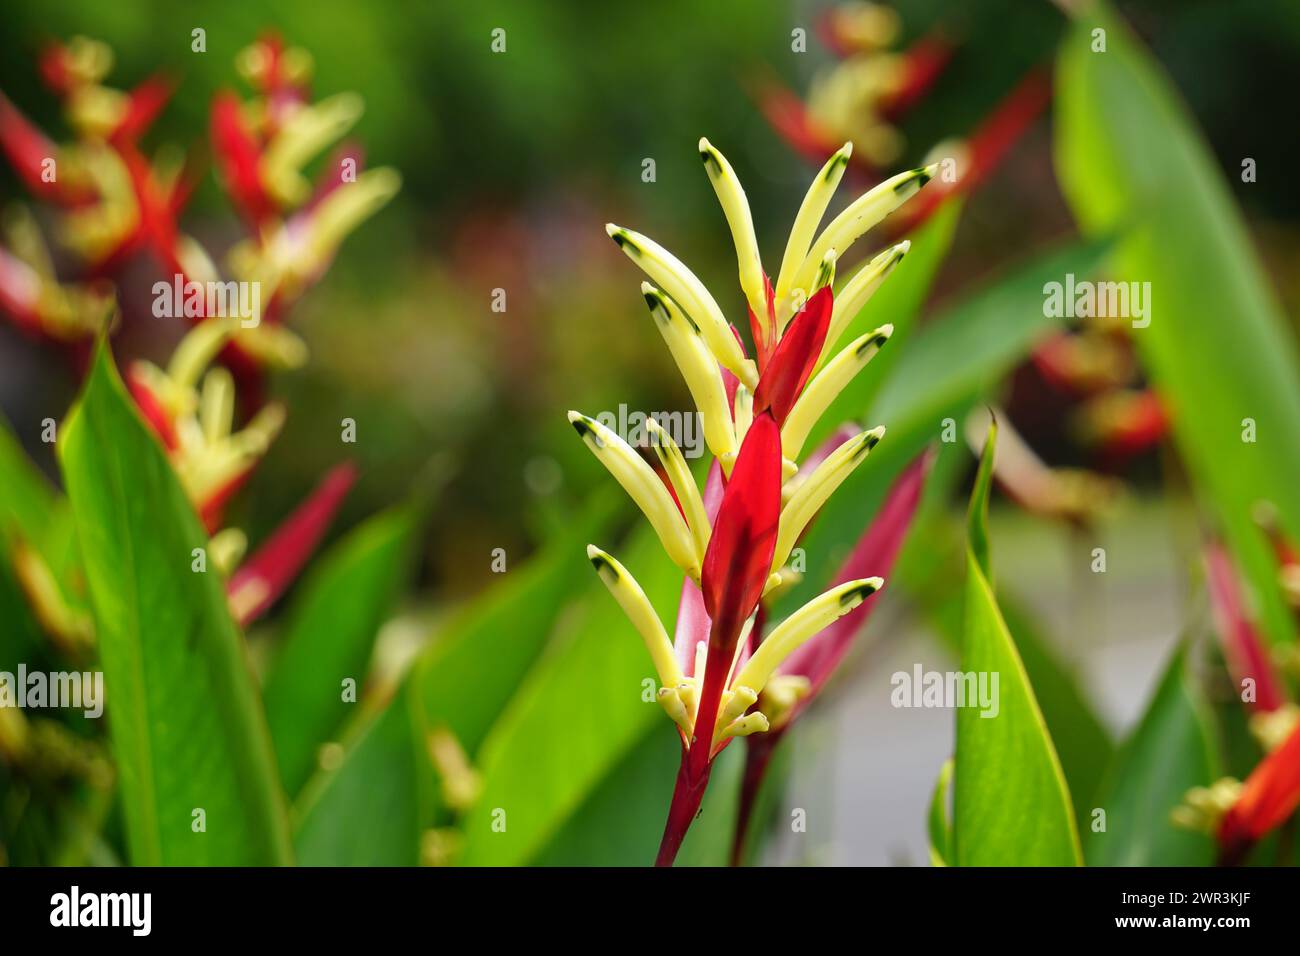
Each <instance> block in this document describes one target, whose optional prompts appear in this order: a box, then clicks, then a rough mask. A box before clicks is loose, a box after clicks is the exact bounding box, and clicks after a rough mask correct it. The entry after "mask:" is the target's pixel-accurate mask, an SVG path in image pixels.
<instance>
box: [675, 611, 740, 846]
mask: <svg viewBox="0 0 1300 956" xmlns="http://www.w3.org/2000/svg"><path fill="white" fill-rule="evenodd" d="M736 636H737V635H732V637H731V640H730V641H729V642H728V643H729V644H730V647H727V646H725V645H724V644H718V643H715V642H714V640H713V639H714V638H715V637H717V634H716V630H715V633H714V634H712V635H710V639H709V644H710V646H709V654H708V657H707V663H706V664H705V665H704V682H703V686H702V688H701V690H700V704H699V710H698V711H697V712H696V715H695V736H694V737H693V738H692V739H691V744H690V746H689V747H688V748H686V749H684V750H683V751H682V763H681V767H680V768H679V769H678V771H677V784H676V786H675V787H674V788H673V801H672V803H671V804H670V805H669V807H668V822H667V823H666V824H665V825H664V837H663V840H662V842H661V843H660V844H659V855H658V857H656V858H655V866H672V865H673V860H675V859H676V858H677V851H678V850H679V849H680V848H681V845H682V840H684V839H686V831H687V830H689V829H690V827H691V822H692V821H693V820H694V819H695V814H696V813H698V812H699V809H700V803H701V801H703V799H704V790H705V788H706V787H707V786H708V785H709V772H710V771H711V770H712V769H713V763H712V759H713V758H712V755H711V753H710V750H711V749H712V746H713V725H714V724H715V723H716V722H717V718H718V704H719V702H720V699H721V697H722V689H723V687H722V685H723V684H724V683H725V682H726V680H727V671H728V670H730V668H731V658H732V656H733V654H734V652H735V649H736Z"/></svg>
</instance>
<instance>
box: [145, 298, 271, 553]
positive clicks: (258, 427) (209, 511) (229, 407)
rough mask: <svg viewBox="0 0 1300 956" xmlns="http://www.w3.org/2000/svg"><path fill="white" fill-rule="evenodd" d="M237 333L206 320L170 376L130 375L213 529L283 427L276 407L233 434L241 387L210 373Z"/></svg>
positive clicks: (152, 371) (221, 373) (149, 371)
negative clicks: (215, 361) (216, 359)
mask: <svg viewBox="0 0 1300 956" xmlns="http://www.w3.org/2000/svg"><path fill="white" fill-rule="evenodd" d="M238 327H239V323H238V320H237V319H216V318H212V319H205V320H204V321H203V322H201V323H200V324H199V325H197V326H195V327H194V328H193V329H191V330H190V331H189V332H188V333H187V334H186V336H185V338H183V339H182V340H181V343H180V345H178V346H177V348H176V351H175V352H174V353H173V354H172V359H171V362H170V363H168V366H167V369H166V371H164V370H162V369H160V368H158V367H157V366H155V365H153V364H152V363H149V362H145V361H137V362H134V363H132V365H131V366H130V368H129V369H128V370H127V386H128V388H129V390H130V392H131V395H132V396H133V397H134V399H135V401H136V405H137V406H138V407H139V409H140V412H141V415H142V416H143V417H144V419H145V421H146V422H147V423H148V424H149V425H150V426H151V427H152V428H153V430H154V431H155V432H156V433H157V435H158V437H159V439H160V440H161V441H162V443H163V446H164V447H165V448H166V449H167V451H168V454H169V456H170V458H171V461H172V465H173V467H174V468H175V469H176V473H177V476H178V477H179V478H180V480H181V484H182V485H184V487H185V490H186V492H187V493H188V494H189V496H190V500H191V501H193V502H194V504H195V507H196V509H197V510H198V512H199V516H200V517H201V518H202V519H203V521H204V524H205V525H206V526H207V527H208V530H209V531H212V530H215V529H216V528H217V527H218V526H219V525H220V523H221V515H222V510H223V508H224V506H225V503H226V501H227V500H228V499H229V498H230V497H231V496H232V495H233V494H234V492H235V491H237V490H238V489H239V488H240V487H241V485H242V484H243V482H244V481H245V480H246V479H247V477H248V475H249V473H250V472H251V471H252V469H253V467H254V466H255V465H256V464H257V462H258V460H259V459H260V458H261V457H262V455H263V454H264V453H265V452H266V449H267V448H268V447H269V446H270V443H271V441H272V440H273V439H274V438H275V436H276V435H277V434H278V433H279V431H280V427H281V426H282V425H283V423H284V408H283V407H282V406H280V405H275V404H272V405H267V406H264V407H263V408H262V409H260V410H259V411H258V412H257V413H256V414H255V415H254V416H253V418H252V420H251V421H249V422H248V424H247V425H245V426H244V428H243V429H241V430H239V431H237V432H236V431H233V430H232V426H233V423H234V409H235V386H234V381H233V379H232V377H231V375H230V373H229V372H228V371H227V370H226V369H224V368H221V367H219V366H218V367H215V368H212V369H210V370H209V371H208V372H207V374H206V375H204V374H203V373H204V369H206V368H207V367H208V365H209V364H210V363H211V362H212V360H213V359H214V358H216V356H217V354H218V353H219V352H220V351H221V349H222V348H223V346H225V344H226V343H227V342H228V341H229V340H230V338H231V336H232V335H233V334H234V333H235V331H236V330H237V329H238ZM200 376H202V382H201V384H200Z"/></svg>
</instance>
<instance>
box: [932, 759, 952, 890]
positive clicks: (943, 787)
mask: <svg viewBox="0 0 1300 956" xmlns="http://www.w3.org/2000/svg"><path fill="white" fill-rule="evenodd" d="M952 768H953V760H952V758H951V757H949V758H948V759H947V760H945V761H944V762H943V766H942V767H940V768H939V779H938V780H936V781H935V784H934V796H933V797H931V798H930V863H931V865H933V866H951V865H952V862H951V861H952V823H951V822H950V821H949V819H948V789H949V787H950V786H951V784H952Z"/></svg>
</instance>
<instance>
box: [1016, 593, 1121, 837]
mask: <svg viewBox="0 0 1300 956" xmlns="http://www.w3.org/2000/svg"><path fill="white" fill-rule="evenodd" d="M998 606H999V607H1000V608H1001V609H1002V617H1003V619H1004V620H1005V621H1006V622H1007V629H1008V630H1009V631H1010V632H1011V633H1012V634H1014V635H1015V636H1016V650H1018V651H1019V652H1020V659H1021V661H1022V662H1023V663H1024V665H1025V673H1026V674H1028V675H1029V683H1030V685H1031V686H1032V687H1033V688H1034V696H1035V697H1036V698H1037V700H1038V705H1039V707H1040V708H1041V709H1042V712H1043V720H1044V721H1045V722H1046V723H1047V730H1048V732H1049V733H1050V734H1051V737H1052V743H1053V745H1054V746H1055V747H1056V753H1057V756H1059V757H1060V758H1061V769H1062V770H1063V771H1064V772H1065V781H1066V783H1067V784H1069V787H1070V801H1071V803H1072V804H1073V806H1074V818H1075V819H1076V820H1083V819H1086V818H1087V815H1088V813H1089V812H1090V811H1091V810H1092V808H1093V807H1095V806H1096V805H1097V804H1096V803H1095V798H1096V794H1097V786H1098V783H1099V781H1100V780H1101V779H1102V776H1103V775H1104V774H1105V772H1106V767H1107V766H1108V765H1109V764H1110V761H1111V759H1112V758H1113V757H1114V754H1115V744H1114V742H1113V741H1112V740H1111V737H1110V734H1109V732H1108V731H1107V730H1106V728H1105V727H1104V726H1103V725H1102V723H1101V721H1100V720H1099V719H1098V717H1097V714H1096V711H1095V710H1094V709H1093V707H1092V704H1091V703H1090V702H1089V701H1088V699H1087V698H1086V697H1085V696H1084V694H1083V691H1082V690H1081V689H1080V687H1079V684H1078V679H1077V677H1076V675H1075V674H1074V672H1073V670H1072V669H1071V668H1070V667H1069V666H1068V665H1067V664H1066V662H1065V661H1063V660H1061V659H1060V656H1059V655H1058V653H1057V651H1056V649H1055V648H1054V647H1053V646H1052V644H1051V642H1050V641H1049V640H1048V638H1047V635H1046V634H1044V633H1043V631H1042V627H1043V624H1042V621H1040V620H1038V619H1037V618H1036V617H1035V616H1033V615H1031V614H1030V613H1029V611H1028V610H1027V609H1026V608H1025V607H1024V606H1023V605H1022V604H1021V603H1020V602H1019V601H1016V600H1014V599H1012V598H1009V597H1008V596H1007V594H1006V593H1005V590H1004V589H1001V588H1000V589H999V591H998Z"/></svg>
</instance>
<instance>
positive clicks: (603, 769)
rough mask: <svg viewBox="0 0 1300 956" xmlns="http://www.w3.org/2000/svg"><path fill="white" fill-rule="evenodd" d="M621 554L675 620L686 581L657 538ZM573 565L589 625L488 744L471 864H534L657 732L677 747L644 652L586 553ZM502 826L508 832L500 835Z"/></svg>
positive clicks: (546, 667) (469, 838) (547, 661)
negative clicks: (586, 579) (648, 691)
mask: <svg viewBox="0 0 1300 956" xmlns="http://www.w3.org/2000/svg"><path fill="white" fill-rule="evenodd" d="M621 551H622V552H623V553H622V554H620V555H619V558H620V560H623V561H624V563H625V564H626V565H627V567H628V568H629V570H631V571H632V573H633V574H635V575H636V576H637V578H638V580H639V581H640V583H641V586H642V587H643V588H644V589H645V592H646V595H647V597H649V599H650V603H651V604H652V605H653V606H654V607H655V608H656V610H658V611H659V613H660V614H663V615H664V616H665V617H667V616H668V613H667V612H670V611H672V610H674V609H675V608H676V606H677V596H678V593H679V589H680V587H681V572H680V571H678V570H677V569H676V567H675V566H674V565H673V564H672V563H671V562H669V561H668V560H667V559H666V558H665V557H664V555H663V552H662V551H661V550H660V547H659V543H658V539H656V538H655V537H654V535H653V534H649V533H648V529H645V528H642V529H640V531H639V532H638V533H637V534H635V535H634V536H633V538H632V539H631V541H630V542H629V545H628V546H625V547H624V548H623V549H621ZM568 560H569V561H572V562H575V563H578V564H580V565H581V566H582V567H583V569H584V571H585V572H586V573H587V574H588V575H590V576H591V580H592V582H593V583H592V584H591V585H589V587H588V589H587V592H586V593H587V599H586V601H585V602H584V604H583V607H582V618H581V620H580V621H578V622H575V624H574V625H573V626H572V628H571V630H570V631H569V632H568V633H567V634H565V635H563V637H562V639H561V643H560V645H559V646H557V647H556V648H555V649H554V650H553V651H552V652H551V653H549V654H548V655H547V656H546V657H545V658H543V659H542V660H541V661H540V662H539V663H538V665H537V667H536V668H534V670H533V671H532V673H530V674H529V676H528V679H527V681H526V682H525V684H524V686H523V687H522V688H520V690H519V692H518V694H517V695H516V696H515V698H514V700H512V701H511V703H510V707H509V708H508V709H507V711H506V712H505V713H504V714H503V715H502V716H501V719H500V721H499V722H498V723H497V725H496V726H495V727H494V728H493V730H492V733H491V736H490V738H489V739H488V740H487V741H486V742H485V743H484V746H483V756H482V761H481V765H482V772H483V793H482V796H481V797H480V799H479V801H478V803H477V804H476V805H475V806H474V808H473V809H472V810H471V811H470V812H469V814H468V815H467V816H466V819H465V824H464V829H465V840H466V844H465V853H464V857H463V859H462V861H463V862H464V863H466V864H470V865H491V866H508V865H515V864H521V863H529V862H531V861H533V860H534V859H536V858H537V856H538V854H540V853H542V852H543V851H544V849H545V848H546V845H547V843H548V842H549V841H550V840H551V839H552V838H553V837H554V836H555V834H556V833H558V832H559V831H560V830H561V828H562V827H563V826H564V824H565V822H566V821H567V820H569V819H570V818H571V817H572V816H573V815H574V814H575V813H577V812H578V811H579V809H580V808H581V806H582V804H583V802H584V801H585V800H586V799H587V798H588V797H589V796H590V794H591V793H592V792H593V791H594V790H595V789H596V788H598V787H599V786H600V784H601V783H602V781H604V780H605V779H606V778H607V777H608V775H609V774H610V773H611V772H612V771H613V770H614V769H615V768H616V767H617V766H618V765H619V763H620V761H621V760H622V759H623V757H624V756H625V755H626V754H627V753H628V752H629V751H630V750H632V749H633V748H634V747H635V746H636V745H637V744H638V742H639V741H641V740H643V739H644V738H645V735H646V734H647V733H648V732H649V731H650V728H652V727H657V728H658V732H659V733H660V734H661V735H663V736H666V737H668V738H669V739H672V740H675V739H676V732H675V729H674V728H673V726H672V723H671V722H670V721H669V720H668V718H667V717H666V716H665V715H664V712H663V710H662V708H660V706H659V704H658V703H657V702H656V701H655V700H654V697H653V695H651V697H650V699H649V700H648V701H647V700H646V699H644V695H643V691H644V688H645V686H646V684H645V682H646V681H650V682H651V686H654V683H655V682H654V667H653V666H652V664H651V661H650V656H649V654H648V653H647V652H646V649H645V646H644V644H643V643H642V642H641V640H640V638H639V637H638V636H637V634H636V631H635V630H634V629H633V628H632V625H631V624H629V623H628V621H627V618H626V617H624V615H623V612H622V609H621V608H619V606H618V605H617V604H616V603H615V602H614V600H613V599H612V598H611V597H610V596H609V594H607V593H606V592H605V591H604V589H603V588H601V587H600V586H599V585H598V584H595V583H594V581H595V576H594V575H592V574H591V571H590V566H589V565H588V564H587V562H586V561H585V560H583V556H582V554H581V552H580V551H577V552H574V553H573V554H572V556H571V557H569V558H568ZM670 783H671V780H670ZM663 812H664V813H665V814H666V813H667V804H666V803H665V804H664V808H663ZM501 813H503V814H504V818H502V817H501V816H500V814H501ZM501 819H504V823H505V829H504V831H502V830H501V829H500V827H499V825H498V826H497V827H494V826H493V824H494V823H496V822H498V821H499V820H501ZM659 822H660V823H662V820H660V821H659ZM646 862H647V863H649V862H650V860H647V861H646Z"/></svg>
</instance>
